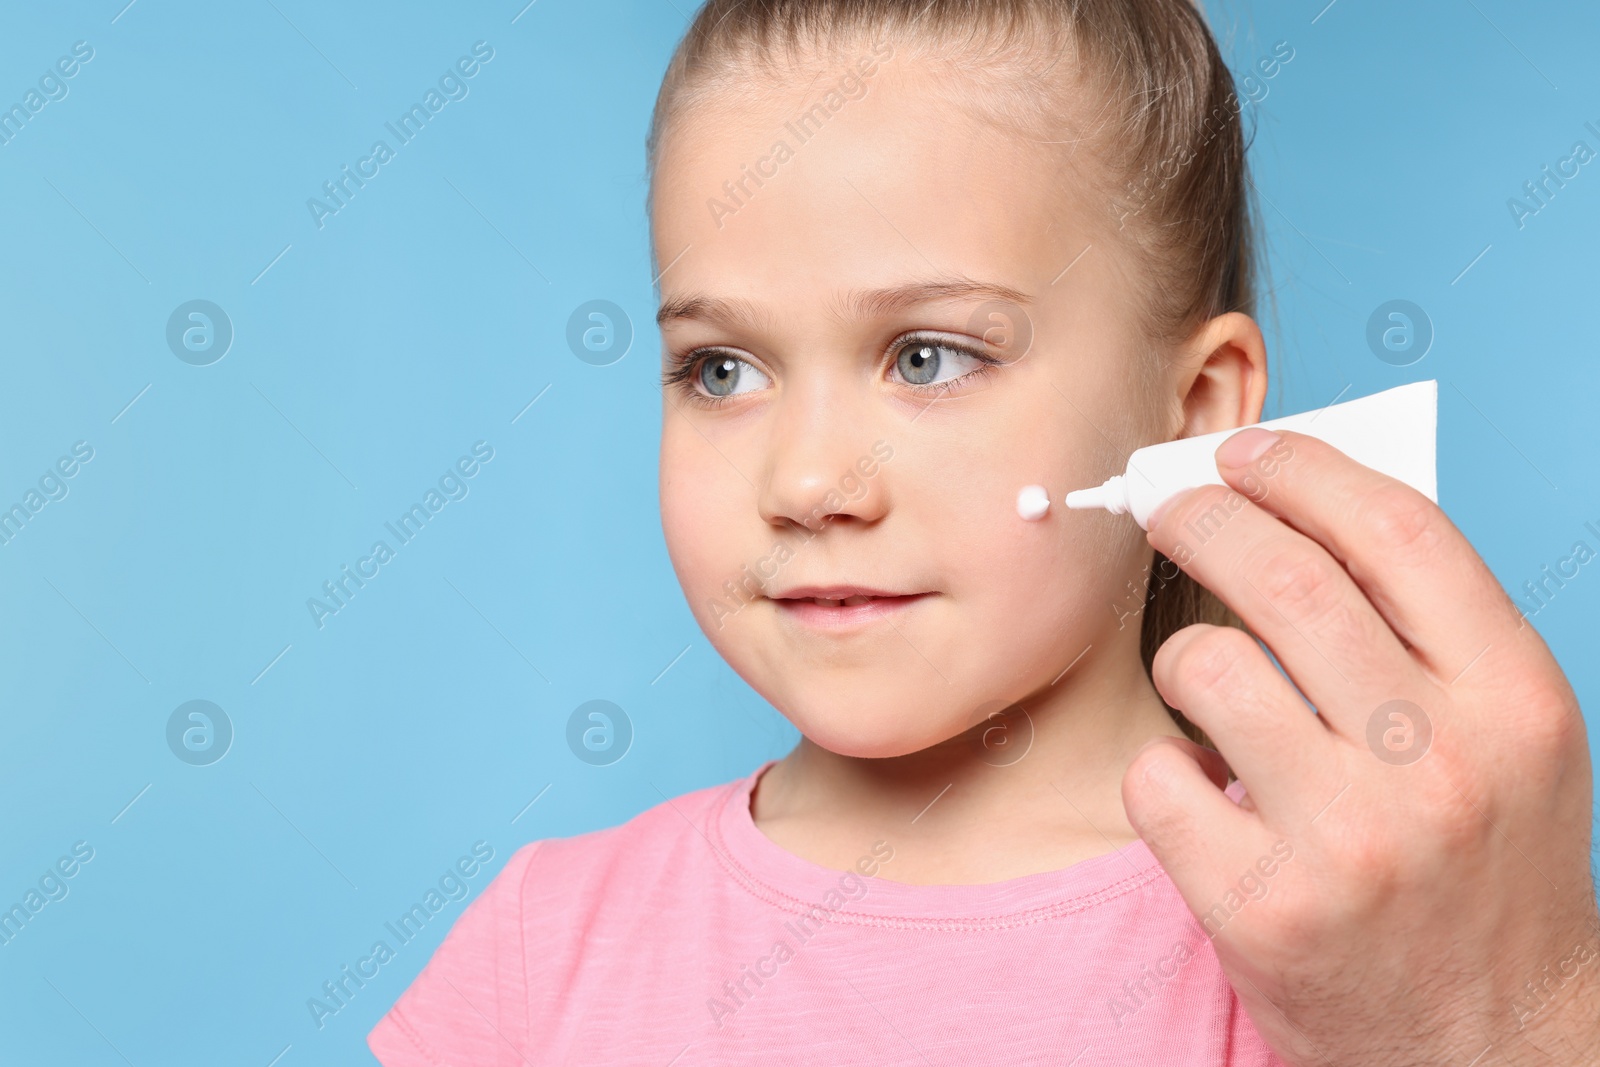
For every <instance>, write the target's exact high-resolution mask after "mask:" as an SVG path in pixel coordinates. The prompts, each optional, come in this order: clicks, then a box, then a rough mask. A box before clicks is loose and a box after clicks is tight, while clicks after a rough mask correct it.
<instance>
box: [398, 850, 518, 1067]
mask: <svg viewBox="0 0 1600 1067" xmlns="http://www.w3.org/2000/svg"><path fill="white" fill-rule="evenodd" d="M538 847H539V842H537V841H535V842H533V843H532V844H529V845H524V846H523V847H522V848H520V849H518V850H517V851H516V852H515V853H514V854H513V855H512V857H511V859H510V860H509V861H508V862H507V863H506V866H505V869H504V870H502V871H501V872H500V873H499V874H497V875H496V876H495V877H494V879H493V881H491V882H490V883H489V885H488V886H487V887H485V889H484V891H483V893H482V894H480V895H479V897H478V899H477V900H474V901H473V902H472V903H471V904H470V905H468V906H467V909H466V910H465V911H464V912H462V914H461V918H459V919H457V920H456V923H455V925H454V926H452V927H451V928H450V932H449V933H448V934H446V935H445V939H444V941H443V943H442V944H440V945H439V948H438V950H437V951H436V952H434V954H433V958H432V959H430V960H429V961H428V965H427V966H426V967H424V968H423V969H422V973H421V974H419V975H417V979H416V981H414V982H412V983H411V985H410V986H409V987H408V988H407V989H406V991H405V992H404V993H402V994H401V995H400V999H399V1000H397V1001H395V1003H394V1006H393V1007H391V1008H390V1009H389V1012H388V1014H386V1015H385V1016H384V1017H383V1018H382V1019H380V1020H378V1025H377V1026H375V1027H373V1028H372V1032H371V1033H369V1034H368V1035H367V1047H368V1048H370V1049H371V1050H372V1054H373V1055H374V1056H376V1057H377V1058H378V1061H379V1062H380V1063H382V1064H383V1065H384V1067H449V1065H464V1064H473V1065H478V1064H482V1065H485V1067H489V1065H493V1067H501V1065H504V1067H512V1065H514V1064H515V1065H522V1064H524V1063H525V1061H524V1059H523V1050H524V1049H526V1048H527V1047H528V1036H529V1035H528V979H527V966H526V963H527V960H526V956H525V955H524V949H525V943H524V933H523V931H524V927H523V922H522V899H523V891H524V882H525V881H526V879H527V877H528V873H529V871H530V870H531V869H532V866H533V857H534V854H535V852H536V851H537V849H538Z"/></svg>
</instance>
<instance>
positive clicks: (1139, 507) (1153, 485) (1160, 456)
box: [1065, 380, 1439, 530]
mask: <svg viewBox="0 0 1600 1067" xmlns="http://www.w3.org/2000/svg"><path fill="white" fill-rule="evenodd" d="M1438 403H1439V383H1438V382H1436V381H1431V380H1430V381H1425V382H1412V383H1411V384H1410V385H1401V386H1397V387H1395V388H1393V389H1385V390H1384V391H1383V392H1381V393H1373V394H1372V395H1371V396H1364V397H1360V398H1358V399H1356V400H1346V401H1345V402H1344V403H1342V404H1330V405H1329V406H1327V407H1325V408H1319V409H1318V410H1316V411H1306V412H1301V413H1300V414H1298V415H1285V416H1283V417H1282V418H1278V419H1268V420H1266V421H1265V422H1255V423H1251V424H1250V425H1251V426H1260V427H1263V428H1265V429H1268V430H1293V431H1294V432H1295V433H1303V434H1305V435H1306V436H1308V437H1315V438H1318V439H1320V440H1323V441H1326V442H1327V443H1328V444H1330V445H1332V446H1333V447H1335V448H1337V449H1338V450H1339V451H1341V452H1343V453H1344V454H1345V455H1347V456H1349V457H1350V458H1351V459H1353V460H1355V461H1356V462H1357V463H1360V464H1362V465H1363V466H1367V467H1371V468H1372V469H1373V470H1376V471H1380V472H1382V473H1384V474H1387V475H1388V476H1389V477H1391V478H1395V479H1398V480H1399V481H1402V482H1405V483H1406V484H1407V485H1409V486H1411V487H1412V488H1413V489H1416V490H1417V491H1418V492H1420V493H1423V494H1424V495H1426V496H1427V498H1428V499H1429V500H1432V501H1434V502H1435V503H1437V502H1438V500H1439V496H1438V489H1437V480H1436V471H1435V451H1436V445H1435V430H1436V427H1437V425H1438ZM1247 428H1248V427H1244V426H1239V427H1235V428H1234V429H1231V430H1219V431H1217V432H1216V433H1206V434H1200V435H1199V436H1198V437H1184V438H1180V439H1178V440H1176V441H1163V442H1162V443H1160V444H1155V445H1146V446H1145V447H1144V448H1140V449H1137V450H1135V451H1134V453H1133V454H1132V455H1131V456H1129V457H1128V469H1127V472H1126V473H1124V474H1117V475H1113V476H1112V477H1110V478H1109V479H1107V480H1106V483H1105V484H1104V485H1100V486H1096V487H1095V488H1093V489H1078V490H1075V491H1073V492H1070V493H1068V494H1067V499H1066V501H1065V502H1066V505H1067V507H1069V508H1073V509H1083V508H1104V509H1105V510H1107V511H1109V512H1111V513H1112V514H1113V515H1124V514H1131V515H1132V516H1133V521H1134V522H1137V523H1138V524H1139V526H1140V528H1141V529H1145V530H1148V529H1149V528H1150V527H1149V525H1148V524H1149V519H1150V515H1151V513H1153V512H1154V511H1155V510H1156V508H1158V507H1160V506H1161V505H1162V504H1163V503H1165V502H1166V501H1167V500H1169V499H1171V498H1172V497H1174V496H1176V495H1177V494H1178V493H1181V492H1182V491H1183V490H1185V489H1192V488H1194V487H1195V486H1199V485H1226V484H1227V483H1226V482H1224V481H1223V479H1222V474H1221V472H1219V471H1218V470H1217V462H1216V451H1217V446H1218V445H1220V444H1222V442H1223V441H1225V440H1227V439H1228V438H1229V437H1231V436H1233V435H1234V434H1236V433H1238V432H1239V431H1240V430H1243V429H1247ZM1266 455H1267V456H1271V455H1272V452H1270V451H1269V452H1268V453H1266ZM1263 458H1265V457H1263ZM1258 480H1261V479H1258Z"/></svg>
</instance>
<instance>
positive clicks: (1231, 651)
mask: <svg viewBox="0 0 1600 1067" xmlns="http://www.w3.org/2000/svg"><path fill="white" fill-rule="evenodd" d="M1259 654H1260V653H1259V650H1258V649H1257V648H1256V643H1255V640H1254V639H1253V638H1252V637H1250V635H1249V634H1246V633H1245V632H1244V631H1243V630H1239V629H1236V628H1235V627H1232V626H1207V627H1205V628H1204V629H1203V630H1202V631H1201V632H1200V633H1198V634H1195V635H1194V636H1193V637H1191V638H1190V639H1189V640H1188V641H1186V642H1185V643H1184V644H1183V645H1182V647H1180V648H1179V650H1178V652H1177V654H1176V656H1175V657H1173V662H1172V665H1171V671H1172V674H1173V676H1174V677H1175V678H1176V679H1177V680H1179V681H1181V682H1182V684H1183V685H1184V686H1185V687H1187V688H1192V689H1195V690H1198V691H1200V692H1232V691H1234V690H1236V689H1238V688H1240V687H1241V686H1242V685H1244V684H1246V683H1247V682H1248V679H1249V675H1250V667H1251V666H1252V665H1253V660H1254V657H1256V656H1257V655H1259Z"/></svg>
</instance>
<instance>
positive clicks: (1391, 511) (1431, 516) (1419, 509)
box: [1357, 482, 1444, 556]
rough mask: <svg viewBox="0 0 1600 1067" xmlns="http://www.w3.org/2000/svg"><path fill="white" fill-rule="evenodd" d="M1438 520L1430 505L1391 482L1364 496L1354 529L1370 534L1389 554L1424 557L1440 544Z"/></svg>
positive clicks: (1441, 533) (1412, 491) (1438, 514)
mask: <svg viewBox="0 0 1600 1067" xmlns="http://www.w3.org/2000/svg"><path fill="white" fill-rule="evenodd" d="M1442 517H1443V513H1442V512H1440V510H1439V508H1438V506H1437V505H1435V504H1434V503H1433V501H1431V500H1429V499H1428V498H1427V497H1425V496H1423V495H1422V494H1421V493H1419V492H1417V491H1416V490H1415V489H1412V488H1411V487H1410V486H1408V485H1404V484H1401V483H1399V482H1394V483H1390V484H1386V485H1384V486H1382V487H1380V488H1378V489H1375V490H1373V491H1372V492H1370V493H1367V494H1365V496H1364V497H1363V498H1362V501H1361V504H1360V512H1359V514H1358V515H1357V525H1358V526H1360V527H1361V528H1363V529H1366V530H1369V531H1371V534H1372V537H1373V539H1374V540H1375V541H1376V542H1377V543H1378V544H1381V545H1383V546H1385V547H1386V548H1388V549H1389V550H1391V551H1397V552H1401V553H1404V554H1406V555H1412V556H1415V555H1427V554H1429V553H1431V552H1433V551H1435V550H1436V549H1437V548H1438V547H1439V545H1440V543H1441V541H1442V540H1443V537H1444V527H1443V525H1442V522H1441V520H1442Z"/></svg>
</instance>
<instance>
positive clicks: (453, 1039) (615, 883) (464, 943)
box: [367, 779, 745, 1067]
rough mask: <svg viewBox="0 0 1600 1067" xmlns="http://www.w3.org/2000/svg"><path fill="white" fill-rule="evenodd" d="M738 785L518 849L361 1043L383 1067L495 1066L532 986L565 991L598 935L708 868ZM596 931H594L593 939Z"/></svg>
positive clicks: (529, 1010)
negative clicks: (714, 837)
mask: <svg viewBox="0 0 1600 1067" xmlns="http://www.w3.org/2000/svg"><path fill="white" fill-rule="evenodd" d="M744 781H745V779H735V780H733V781H731V782H726V783H723V784H722V785H717V786H710V787H708V788H705V789H699V790H696V791H694V792H690V793H685V794H683V795H681V796H677V797H673V798H671V799H666V800H663V801H662V802H661V803H659V804H656V805H654V806H652V807H650V808H648V809H646V810H645V811H642V812H640V813H639V814H638V815H635V816H634V817H633V818H631V819H629V820H628V821H627V822H625V823H622V824H621V825H619V826H613V827H608V828H607V829H603V830H594V831H591V832H589V833H584V834H578V835H576V836H573V837H558V838H545V839H542V840H538V841H533V842H530V843H529V844H526V845H523V846H522V847H520V848H518V849H517V850H516V851H515V852H514V853H513V854H512V856H511V858H510V859H509V860H507V861H506V865H505V867H504V868H502V869H501V870H500V872H499V873H498V874H496V875H495V877H494V878H493V879H492V880H491V881H490V882H489V884H488V885H487V886H485V887H484V889H483V892H482V893H481V894H479V896H478V899H476V900H474V901H473V902H472V903H471V904H470V905H468V907H467V909H466V910H465V911H464V912H463V913H462V914H461V917H460V918H459V919H458V920H457V921H456V923H455V925H454V926H452V927H451V928H450V932H449V933H448V934H446V935H445V938H444V941H443V943H442V944H441V945H440V946H439V948H438V950H437V951H436V952H435V953H434V955H433V957H432V958H431V959H430V960H429V961H428V964H427V966H426V967H424V968H423V970H422V973H421V974H419V975H418V976H417V978H416V980H415V981H414V982H413V983H412V984H411V985H410V987H408V988H407V989H406V991H405V992H404V993H403V994H402V995H401V996H400V998H399V1000H398V1001H396V1002H395V1004H394V1005H393V1006H392V1007H391V1008H390V1010H389V1012H388V1013H387V1014H386V1015H385V1016H384V1017H383V1018H382V1019H380V1020H379V1022H378V1025H377V1026H376V1027H374V1028H373V1030H372V1031H371V1032H370V1033H369V1034H368V1036H367V1043H368V1047H370V1048H371V1049H372V1051H373V1053H374V1054H375V1055H376V1056H377V1057H378V1059H379V1060H380V1061H381V1062H382V1063H384V1064H385V1065H387V1067H399V1065H407V1067H409V1065H412V1064H416V1065H418V1067H422V1065H425V1064H436V1063H441V1062H445V1060H446V1058H454V1059H455V1060H457V1061H462V1062H472V1063H499V1062H501V1060H500V1059H496V1057H503V1056H504V1053H505V1049H504V1042H505V1041H507V1040H510V1041H511V1042H512V1043H513V1047H524V1046H526V1043H527V1041H528V1040H529V1038H530V1035H531V1033H532V1031H533V1030H534V1029H535V1028H536V1026H537V1021H536V1019H535V1018H534V1016H535V1014H536V1012H537V1010H539V1009H538V1008H537V1006H536V1005H537V1004H539V1003H543V1000H544V998H542V997H534V996H533V995H532V993H533V991H534V990H536V989H538V990H548V989H558V988H565V985H566V982H565V979H564V978H563V976H565V977H566V978H570V977H571V976H573V975H575V974H577V973H578V972H579V970H580V968H581V966H582V963H583V959H584V956H585V952H586V951H593V950H594V946H595V944H606V943H609V940H610V939H609V938H608V937H607V936H605V935H603V934H601V931H613V930H614V929H615V928H616V927H617V924H619V923H621V924H624V925H627V924H633V923H644V922H647V921H648V919H649V914H650V913H651V912H653V911H657V910H659V909H657V908H655V907H654V904H655V903H658V902H660V901H661V900H662V899H663V897H664V896H666V895H672V894H676V897H678V898H683V897H684V893H683V890H684V888H685V883H686V881H689V880H694V879H702V880H703V879H704V878H706V877H707V866H708V865H710V864H715V863H716V862H717V860H716V859H715V857H714V855H713V853H712V850H711V848H710V846H709V844H708V843H707V841H706V840H705V836H704V835H705V833H706V829H707V824H708V821H709V820H710V819H711V818H713V817H714V816H715V813H716V812H717V811H718V810H719V808H720V805H721V803H722V802H724V801H725V800H727V799H728V798H729V797H730V796H732V795H733V794H735V793H737V792H738V790H739V789H740V787H741V786H742V785H743V784H744ZM595 935H600V936H598V939H597V940H596V937H595Z"/></svg>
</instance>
